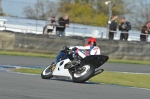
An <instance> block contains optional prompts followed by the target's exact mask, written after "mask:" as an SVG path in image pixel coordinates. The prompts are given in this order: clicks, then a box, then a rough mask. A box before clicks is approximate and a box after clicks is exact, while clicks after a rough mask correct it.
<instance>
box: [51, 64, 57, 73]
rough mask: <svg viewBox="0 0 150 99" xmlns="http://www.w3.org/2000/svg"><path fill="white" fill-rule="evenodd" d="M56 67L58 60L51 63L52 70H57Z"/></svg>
mask: <svg viewBox="0 0 150 99" xmlns="http://www.w3.org/2000/svg"><path fill="white" fill-rule="evenodd" d="M55 67H56V62H53V63H52V64H51V70H52V71H54V70H55Z"/></svg>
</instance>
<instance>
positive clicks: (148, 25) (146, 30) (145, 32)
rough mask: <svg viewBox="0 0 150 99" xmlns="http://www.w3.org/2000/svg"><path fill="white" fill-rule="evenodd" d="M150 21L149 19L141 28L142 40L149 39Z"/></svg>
mask: <svg viewBox="0 0 150 99" xmlns="http://www.w3.org/2000/svg"><path fill="white" fill-rule="evenodd" d="M149 29H150V21H148V22H147V23H146V24H145V25H144V26H143V27H142V30H141V35H140V40H141V41H147V40H148V34H150V30H149Z"/></svg>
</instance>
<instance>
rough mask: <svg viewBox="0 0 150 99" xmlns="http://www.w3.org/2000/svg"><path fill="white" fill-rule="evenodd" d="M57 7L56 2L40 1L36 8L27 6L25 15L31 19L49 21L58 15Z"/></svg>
mask: <svg viewBox="0 0 150 99" xmlns="http://www.w3.org/2000/svg"><path fill="white" fill-rule="evenodd" d="M56 10H57V6H56V4H55V3H54V2H49V1H39V2H37V3H36V4H35V5H34V7H31V6H27V7H25V8H24V12H23V13H24V14H25V15H26V17H27V18H31V19H47V18H48V17H49V16H51V15H52V14H56V12H57V11H56Z"/></svg>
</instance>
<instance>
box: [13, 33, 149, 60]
mask: <svg viewBox="0 0 150 99" xmlns="http://www.w3.org/2000/svg"><path fill="white" fill-rule="evenodd" d="M86 40H87V38H82V37H56V36H48V35H37V34H22V33H15V46H14V48H15V49H14V50H19V51H30V52H40V53H55V54H57V53H58V52H59V50H60V49H61V48H62V47H63V46H72V45H74V46H76V45H84V44H85V42H86ZM97 41H98V46H99V47H100V49H101V53H102V54H106V55H108V56H109V57H110V58H112V59H113V58H114V59H133V60H150V43H147V42H127V41H114V40H105V39H97Z"/></svg>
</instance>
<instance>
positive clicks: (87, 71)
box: [72, 64, 95, 83]
mask: <svg viewBox="0 0 150 99" xmlns="http://www.w3.org/2000/svg"><path fill="white" fill-rule="evenodd" d="M94 74H95V67H94V66H92V65H89V64H88V65H84V66H82V70H81V71H79V72H75V73H72V79H73V82H75V83H84V82H85V81H87V80H89V79H90V78H91V77H92V76H93V75H94Z"/></svg>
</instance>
